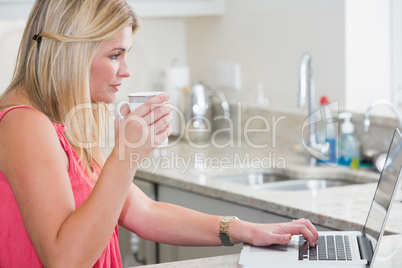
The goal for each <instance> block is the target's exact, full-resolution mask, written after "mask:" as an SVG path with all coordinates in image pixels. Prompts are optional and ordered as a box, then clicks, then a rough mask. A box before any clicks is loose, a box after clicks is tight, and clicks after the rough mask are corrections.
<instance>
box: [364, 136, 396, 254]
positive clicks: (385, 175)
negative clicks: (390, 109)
mask: <svg viewBox="0 0 402 268" xmlns="http://www.w3.org/2000/svg"><path fill="white" fill-rule="evenodd" d="M401 152H402V135H401V133H400V132H399V130H398V129H395V132H394V136H393V138H392V142H391V145H390V147H389V150H388V155H387V158H386V161H385V164H384V168H383V170H382V172H381V176H380V179H379V182H378V186H377V189H376V192H375V194H374V198H373V201H372V204H371V208H370V210H369V213H368V216H367V220H366V224H365V226H364V229H363V233H364V234H367V235H369V236H370V237H372V238H374V239H375V240H376V241H377V242H379V239H380V234H381V233H382V230H383V229H384V228H385V226H384V224H385V222H386V218H387V217H388V213H387V212H388V210H389V208H390V205H391V200H393V196H394V195H395V192H396V187H397V184H398V178H399V176H400V171H401V166H402V153H401ZM377 246H378V243H377Z"/></svg>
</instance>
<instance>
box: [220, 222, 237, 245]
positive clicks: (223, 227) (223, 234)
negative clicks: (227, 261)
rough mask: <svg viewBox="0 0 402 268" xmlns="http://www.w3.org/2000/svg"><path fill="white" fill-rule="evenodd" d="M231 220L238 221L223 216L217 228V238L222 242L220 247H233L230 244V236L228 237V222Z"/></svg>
mask: <svg viewBox="0 0 402 268" xmlns="http://www.w3.org/2000/svg"><path fill="white" fill-rule="evenodd" d="M233 219H236V220H238V219H239V218H237V217H235V216H224V217H223V218H222V220H221V224H220V226H219V237H220V239H221V241H222V245H224V246H227V247H231V246H233V243H232V242H230V235H229V224H230V221H231V220H233Z"/></svg>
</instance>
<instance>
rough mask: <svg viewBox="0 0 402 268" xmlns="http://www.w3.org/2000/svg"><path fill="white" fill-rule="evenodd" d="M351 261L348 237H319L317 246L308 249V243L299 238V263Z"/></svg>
mask: <svg viewBox="0 0 402 268" xmlns="http://www.w3.org/2000/svg"><path fill="white" fill-rule="evenodd" d="M304 260H310V261H325V260H327V261H328V260H329V261H336V260H338V261H351V260H352V254H351V251H350V244H349V237H348V236H346V235H321V236H319V237H318V245H317V246H316V247H310V245H309V244H308V242H307V241H306V240H305V239H304V238H303V236H300V238H299V261H304Z"/></svg>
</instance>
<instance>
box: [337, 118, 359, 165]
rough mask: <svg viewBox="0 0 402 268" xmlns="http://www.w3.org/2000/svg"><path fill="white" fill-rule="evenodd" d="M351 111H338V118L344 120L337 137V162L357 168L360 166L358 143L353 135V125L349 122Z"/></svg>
mask: <svg viewBox="0 0 402 268" xmlns="http://www.w3.org/2000/svg"><path fill="white" fill-rule="evenodd" d="M351 118H352V114H351V113H347V112H344V113H340V114H339V119H344V120H345V121H344V122H343V123H342V125H341V136H340V138H339V142H338V146H339V151H338V153H339V158H338V164H339V165H342V166H349V167H351V168H353V169H358V168H359V166H360V143H359V141H358V139H357V137H356V136H355V135H354V130H355V127H354V125H353V124H352V122H351Z"/></svg>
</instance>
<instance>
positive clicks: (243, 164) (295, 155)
mask: <svg viewBox="0 0 402 268" xmlns="http://www.w3.org/2000/svg"><path fill="white" fill-rule="evenodd" d="M169 143H170V145H169V147H167V148H163V149H157V150H155V152H154V155H153V156H152V157H150V158H147V159H145V160H144V161H143V162H142V164H141V166H140V169H139V170H138V172H137V175H136V176H137V177H139V178H142V179H145V180H148V181H151V182H155V183H158V184H161V185H165V186H170V187H174V188H177V189H181V190H184V191H188V192H192V193H198V194H202V195H206V196H209V197H213V198H216V199H220V200H225V201H229V202H232V203H236V204H240V205H244V206H248V207H251V208H255V209H258V210H261V211H265V212H269V213H275V214H278V215H282V216H285V217H289V218H301V217H303V218H308V219H310V220H311V221H312V222H313V223H314V224H318V225H322V226H325V227H329V228H333V229H338V230H362V227H363V225H364V223H365V219H366V216H367V213H368V210H369V206H370V203H371V199H372V197H373V195H374V191H375V189H376V185H377V181H378V178H379V176H380V174H379V173H375V172H372V171H367V170H350V169H348V168H345V167H335V166H329V165H324V166H319V167H309V166H308V165H307V164H306V162H307V161H306V157H305V155H304V154H302V153H301V151H302V150H299V149H297V148H295V147H293V146H290V147H287V148H284V147H282V148H255V147H254V148H251V147H249V146H248V145H247V144H246V142H243V143H242V144H240V145H239V144H236V145H235V146H229V145H228V144H214V145H213V146H204V147H205V148H201V146H198V147H199V148H196V147H197V146H196V145H194V144H191V145H190V144H188V143H187V142H184V141H180V142H175V141H173V142H171V141H169ZM132 160H133V161H135V158H133V159H132ZM245 172H273V173H279V174H284V175H287V176H290V177H292V178H297V179H306V178H330V179H331V178H332V179H334V178H344V179H348V180H351V181H360V182H365V183H362V184H353V185H349V186H341V187H330V188H326V189H321V190H318V191H308V190H301V191H277V190H267V189H258V188H254V187H252V186H249V185H244V184H239V183H234V182H231V181H227V180H221V179H219V176H228V175H236V174H242V173H245ZM401 199H402V193H401V191H399V192H398V194H397V196H396V200H395V202H394V204H393V208H392V211H391V215H390V216H389V220H388V224H387V226H386V230H387V231H388V232H390V233H402V225H401V224H400V222H402V203H401Z"/></svg>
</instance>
